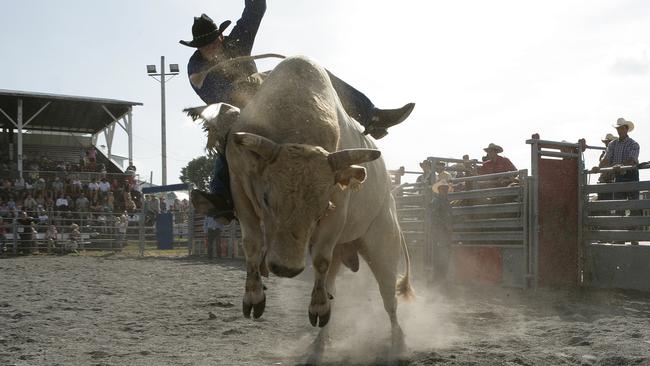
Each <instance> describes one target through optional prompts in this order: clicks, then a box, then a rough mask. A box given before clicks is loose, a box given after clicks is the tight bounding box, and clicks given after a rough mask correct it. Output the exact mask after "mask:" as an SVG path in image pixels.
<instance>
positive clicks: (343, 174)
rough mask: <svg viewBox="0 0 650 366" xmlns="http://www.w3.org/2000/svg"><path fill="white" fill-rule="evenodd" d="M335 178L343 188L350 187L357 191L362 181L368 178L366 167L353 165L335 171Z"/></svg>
mask: <svg viewBox="0 0 650 366" xmlns="http://www.w3.org/2000/svg"><path fill="white" fill-rule="evenodd" d="M334 179H335V181H336V183H338V185H340V186H341V188H343V189H345V188H350V189H351V190H353V191H355V192H356V191H358V190H359V189H361V183H363V181H364V180H366V168H364V167H362V166H358V165H351V166H349V167H347V168H344V169H341V170H338V171H337V172H336V173H334Z"/></svg>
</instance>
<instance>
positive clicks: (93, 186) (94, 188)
mask: <svg viewBox="0 0 650 366" xmlns="http://www.w3.org/2000/svg"><path fill="white" fill-rule="evenodd" d="M98 191H99V183H97V179H95V178H93V179H91V180H90V182H88V194H89V195H90V199H93V198H97V192H98Z"/></svg>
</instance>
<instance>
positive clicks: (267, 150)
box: [233, 132, 280, 161]
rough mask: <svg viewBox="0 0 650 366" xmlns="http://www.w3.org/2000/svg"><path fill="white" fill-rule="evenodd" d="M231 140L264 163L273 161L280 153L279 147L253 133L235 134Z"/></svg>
mask: <svg viewBox="0 0 650 366" xmlns="http://www.w3.org/2000/svg"><path fill="white" fill-rule="evenodd" d="M233 140H234V142H235V143H236V144H238V145H241V146H243V147H245V148H246V149H248V150H249V151H250V152H252V153H254V154H255V155H257V156H259V157H260V158H261V159H263V160H266V161H273V160H275V158H276V157H277V155H278V152H279V151H280V145H278V144H276V143H275V142H273V141H272V140H269V139H267V138H266V137H262V136H260V135H256V134H254V133H248V132H237V133H235V134H234V135H233Z"/></svg>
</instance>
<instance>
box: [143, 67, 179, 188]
mask: <svg viewBox="0 0 650 366" xmlns="http://www.w3.org/2000/svg"><path fill="white" fill-rule="evenodd" d="M147 74H148V75H149V76H151V77H152V78H154V79H155V80H156V81H158V82H159V83H160V139H161V141H162V143H161V145H162V146H161V148H162V185H163V186H164V185H167V127H166V125H165V83H166V82H167V81H169V80H171V79H172V78H173V77H174V76H176V75H178V64H169V72H168V73H165V56H160V74H158V73H157V72H156V65H147ZM156 76H159V77H160V79H158V78H156ZM168 76H169V79H167V77H168Z"/></svg>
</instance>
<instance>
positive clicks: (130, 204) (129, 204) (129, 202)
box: [124, 194, 136, 212]
mask: <svg viewBox="0 0 650 366" xmlns="http://www.w3.org/2000/svg"><path fill="white" fill-rule="evenodd" d="M124 208H125V209H126V211H128V212H135V211H136V206H135V202H134V201H133V198H131V195H130V194H129V195H126V201H124Z"/></svg>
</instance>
